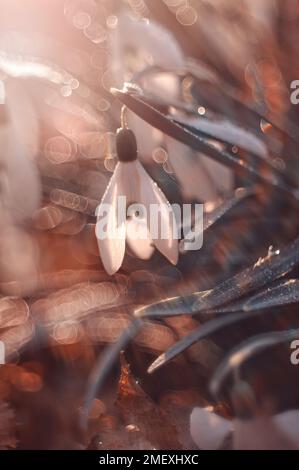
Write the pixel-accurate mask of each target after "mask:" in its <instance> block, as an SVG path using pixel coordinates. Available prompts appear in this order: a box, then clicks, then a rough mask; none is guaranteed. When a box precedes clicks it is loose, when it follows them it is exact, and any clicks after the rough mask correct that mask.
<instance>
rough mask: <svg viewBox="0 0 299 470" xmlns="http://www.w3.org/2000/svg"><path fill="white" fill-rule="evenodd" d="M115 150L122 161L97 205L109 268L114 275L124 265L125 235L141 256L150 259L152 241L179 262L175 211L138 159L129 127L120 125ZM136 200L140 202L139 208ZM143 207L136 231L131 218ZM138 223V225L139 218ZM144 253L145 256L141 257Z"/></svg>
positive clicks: (102, 249)
mask: <svg viewBox="0 0 299 470" xmlns="http://www.w3.org/2000/svg"><path fill="white" fill-rule="evenodd" d="M116 150H117V155H118V158H119V162H118V164H117V165H116V168H115V170H114V174H113V176H112V178H111V180H110V182H109V185H108V187H107V189H106V192H105V194H104V196H103V198H102V201H101V203H100V205H99V207H98V208H97V224H96V235H97V239H98V246H99V251H100V256H101V259H102V262H103V264H104V267H105V269H106V271H107V272H108V273H109V274H111V275H112V274H114V273H115V272H116V271H118V269H119V268H120V267H121V264H122V262H123V258H124V255H125V245H126V237H129V238H131V240H130V243H129V244H130V246H131V247H133V246H134V245H136V246H137V248H136V250H135V252H136V254H139V256H140V257H144V258H148V257H149V256H150V255H151V248H150V244H151V242H152V243H153V244H154V245H155V247H156V248H157V249H158V250H159V251H160V252H161V253H162V254H163V255H164V256H165V257H166V258H167V259H168V260H169V261H170V262H171V263H173V264H176V263H177V261H178V239H177V236H176V234H177V226H176V221H175V215H174V212H173V210H172V208H171V206H170V204H169V202H168V201H167V199H166V197H165V196H164V194H163V192H162V191H161V190H160V189H159V187H158V186H157V184H156V183H155V182H154V181H153V180H152V179H151V177H150V176H149V175H148V173H147V172H146V171H145V169H144V168H143V166H142V165H141V164H140V162H139V161H138V160H137V142H136V139H135V135H134V133H133V132H132V131H131V130H130V129H127V128H121V129H119V130H118V131H117V134H116ZM123 198H125V200H124V201H123ZM119 202H120V204H119ZM122 202H124V204H125V205H124V206H122ZM137 203H139V204H140V205H139V206H138V209H137V208H136V206H137ZM141 205H142V206H141ZM134 207H135V208H134ZM140 207H141V211H142V208H144V209H145V212H146V214H143V216H142V217H141V218H140V225H139V230H137V228H136V226H134V220H133V225H132V219H134V217H135V211H139V210H140ZM153 207H155V209H157V210H158V211H159V217H161V219H160V222H161V223H160V222H159V223H158V225H159V230H158V233H157V234H158V236H157V237H152V228H153V227H152V220H153V219H152V217H149V215H150V213H151V210H152V208H153ZM124 209H125V213H124ZM127 210H128V211H129V210H130V214H129V215H130V216H131V220H130V229H129V226H128V223H127V218H126V216H127V215H128V214H127ZM120 212H122V213H120ZM135 224H139V222H137V220H136V218H135ZM132 226H133V229H132ZM136 231H140V234H139V236H138V234H137V236H134V232H135V235H136ZM132 232H133V233H132ZM132 238H134V240H132ZM143 252H144V254H145V256H142V254H143Z"/></svg>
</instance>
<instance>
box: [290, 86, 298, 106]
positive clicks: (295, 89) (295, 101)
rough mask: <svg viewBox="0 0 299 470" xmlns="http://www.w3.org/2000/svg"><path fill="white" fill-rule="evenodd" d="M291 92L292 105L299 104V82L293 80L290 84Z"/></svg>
mask: <svg viewBox="0 0 299 470" xmlns="http://www.w3.org/2000/svg"><path fill="white" fill-rule="evenodd" d="M290 88H291V90H293V91H291V96H290V99H291V103H292V104H295V105H296V104H299V80H293V81H292V82H291V84H290Z"/></svg>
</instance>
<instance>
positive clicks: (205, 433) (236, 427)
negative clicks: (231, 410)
mask: <svg viewBox="0 0 299 470" xmlns="http://www.w3.org/2000/svg"><path fill="white" fill-rule="evenodd" d="M298 420H299V410H289V411H285V412H283V413H279V414H277V415H274V416H271V415H259V416H255V417H253V418H251V419H246V420H244V419H240V418H235V419H234V420H232V421H229V420H227V419H225V418H222V417H221V416H218V415H216V414H215V413H213V412H212V411H211V408H194V409H193V411H192V413H191V417H190V432H191V437H192V439H193V441H194V442H195V443H196V445H197V446H198V447H199V448H200V449H203V450H216V449H220V448H221V447H223V444H224V442H225V441H226V439H227V438H228V437H229V435H230V434H231V433H232V443H233V448H234V450H287V449H290V450H293V449H299V429H298Z"/></svg>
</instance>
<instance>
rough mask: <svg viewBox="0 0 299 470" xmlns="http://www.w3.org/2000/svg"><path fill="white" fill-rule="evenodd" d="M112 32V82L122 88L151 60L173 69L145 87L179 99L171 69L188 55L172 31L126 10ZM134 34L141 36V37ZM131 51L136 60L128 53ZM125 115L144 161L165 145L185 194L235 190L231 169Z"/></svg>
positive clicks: (211, 196) (211, 195)
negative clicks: (131, 14)
mask: <svg viewBox="0 0 299 470" xmlns="http://www.w3.org/2000/svg"><path fill="white" fill-rule="evenodd" d="M112 35H113V36H112V58H113V63H112V70H113V77H114V81H113V83H111V85H113V86H116V87H117V88H121V87H122V85H123V83H124V82H128V81H130V80H132V76H133V75H134V73H136V72H138V71H140V70H142V69H144V68H146V67H147V66H148V65H155V66H158V67H161V68H162V69H164V70H165V69H167V70H168V71H169V72H168V73H166V72H165V73H164V72H163V73H159V74H149V75H147V74H145V75H144V76H143V78H142V81H141V85H142V88H143V89H144V90H145V91H146V92H148V93H149V94H152V95H154V96H156V97H158V98H159V97H160V98H161V99H162V100H163V101H167V102H169V103H172V102H175V101H177V100H178V99H179V98H180V88H181V84H180V79H179V78H178V77H177V76H176V74H172V73H171V71H172V70H174V71H177V70H182V69H184V67H185V58H184V54H183V52H182V50H181V48H180V46H179V44H178V42H177V41H176V39H175V37H174V36H172V35H171V34H170V33H169V32H168V31H167V30H165V29H164V28H163V27H162V26H161V25H159V24H157V23H156V22H155V21H153V20H152V19H151V20H150V21H144V20H137V19H133V18H132V17H131V16H130V15H127V14H120V15H119V18H118V27H117V28H115V30H113V31H112ZM136 37H138V38H139V40H138V42H136ZM132 51H133V54H134V58H135V60H134V61H132V60H131V61H130V57H128V56H130V55H132ZM128 52H130V53H131V54H129V53H128ZM127 120H128V124H129V126H130V128H131V129H132V130H133V131H134V133H135V135H136V139H137V143H138V145H142V152H140V155H139V158H140V160H141V161H142V162H147V163H149V162H152V155H153V153H154V151H155V149H157V148H158V147H162V148H165V150H166V152H167V155H168V158H169V163H170V166H171V167H172V169H173V171H174V173H175V175H176V178H177V180H178V184H179V187H180V190H181V192H182V194H183V196H184V197H185V198H186V199H190V200H192V199H197V200H201V201H212V200H217V199H218V195H219V192H220V193H226V192H229V191H231V189H232V185H233V177H232V172H231V170H230V169H228V168H227V167H225V166H224V165H222V164H220V163H218V162H215V161H213V160H211V159H210V158H209V157H206V156H205V155H196V154H195V153H194V152H193V151H192V150H190V149H189V148H188V147H187V146H186V145H183V144H182V143H180V142H177V141H176V140H174V139H172V138H171V137H168V136H165V135H163V134H162V132H160V131H159V130H157V129H154V128H153V127H151V126H150V125H149V124H148V123H146V122H144V121H143V120H142V119H140V118H139V117H138V116H136V115H135V114H134V113H131V112H128V115H127Z"/></svg>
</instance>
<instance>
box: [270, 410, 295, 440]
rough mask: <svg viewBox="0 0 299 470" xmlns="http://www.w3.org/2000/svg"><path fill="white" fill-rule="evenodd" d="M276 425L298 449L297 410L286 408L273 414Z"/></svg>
mask: <svg viewBox="0 0 299 470" xmlns="http://www.w3.org/2000/svg"><path fill="white" fill-rule="evenodd" d="M274 422H275V424H276V425H277V427H278V428H279V429H280V430H281V431H282V432H283V433H284V434H285V435H286V436H288V438H289V440H290V441H291V442H293V444H294V448H296V449H299V427H298V423H299V410H288V411H285V412H284V413H279V414H278V415H276V416H274Z"/></svg>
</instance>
